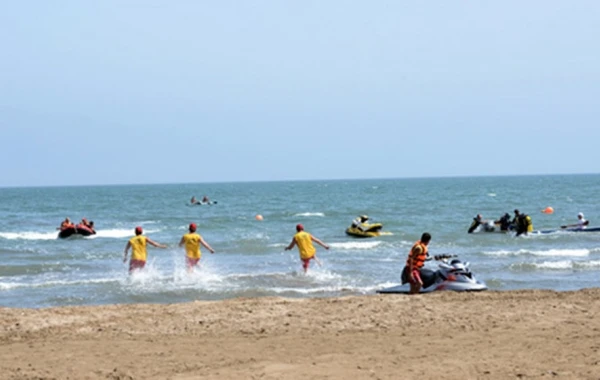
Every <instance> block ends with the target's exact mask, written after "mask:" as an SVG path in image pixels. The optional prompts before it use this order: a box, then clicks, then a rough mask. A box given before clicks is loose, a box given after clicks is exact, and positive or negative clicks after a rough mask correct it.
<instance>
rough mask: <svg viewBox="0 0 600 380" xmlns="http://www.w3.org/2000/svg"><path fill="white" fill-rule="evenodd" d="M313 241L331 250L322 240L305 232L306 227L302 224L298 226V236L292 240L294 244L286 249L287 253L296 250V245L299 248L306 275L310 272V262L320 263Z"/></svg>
mask: <svg viewBox="0 0 600 380" xmlns="http://www.w3.org/2000/svg"><path fill="white" fill-rule="evenodd" d="M313 241H314V242H315V243H317V244H319V245H320V246H321V247H323V248H325V249H329V246H328V245H327V244H325V243H323V242H322V241H321V240H319V239H317V238H316V237H314V236H312V235H311V234H309V233H308V232H305V231H304V226H303V225H302V224H298V225H297V226H296V234H295V235H294V237H293V238H292V242H291V243H290V245H288V246H287V247H285V250H286V251H289V250H290V249H292V248H294V246H295V245H297V246H298V251H299V252H300V260H302V268H303V269H304V273H306V272H307V271H308V265H309V263H310V260H313V259H314V260H315V261H316V262H317V263H319V259H317V256H316V253H317V250H316V248H315V246H314V245H313Z"/></svg>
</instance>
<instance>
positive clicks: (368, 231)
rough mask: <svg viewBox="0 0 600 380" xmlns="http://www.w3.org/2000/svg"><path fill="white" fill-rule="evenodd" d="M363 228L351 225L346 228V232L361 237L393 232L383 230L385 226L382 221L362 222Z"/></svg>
mask: <svg viewBox="0 0 600 380" xmlns="http://www.w3.org/2000/svg"><path fill="white" fill-rule="evenodd" d="M361 228H362V230H361V229H359V228H357V227H352V226H350V227H348V228H347V229H346V234H348V235H350V236H354V237H360V238H369V237H375V236H383V235H391V234H392V233H391V232H385V231H381V229H382V228H383V224H381V223H373V224H362V225H361Z"/></svg>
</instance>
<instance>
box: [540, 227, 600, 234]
mask: <svg viewBox="0 0 600 380" xmlns="http://www.w3.org/2000/svg"><path fill="white" fill-rule="evenodd" d="M556 232H600V226H599V227H586V228H581V227H571V228H556V229H553V230H536V231H533V232H530V233H531V234H553V233H556Z"/></svg>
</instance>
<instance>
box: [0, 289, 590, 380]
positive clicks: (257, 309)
mask: <svg viewBox="0 0 600 380" xmlns="http://www.w3.org/2000/svg"><path fill="white" fill-rule="evenodd" d="M599 299H600V289H584V290H580V291H576V292H553V291H510V292H483V293H476V294H475V293H470V294H468V293H451V292H442V293H437V294H428V295H416V296H407V295H386V296H383V295H371V296H357V297H344V298H333V299H331V298H330V299H282V298H258V299H235V300H227V301H217V302H193V303H186V304H173V305H112V306H96V307H62V308H52V309H40V310H32V309H8V308H2V309H0V315H1V317H2V318H1V321H2V322H1V328H0V334H1V335H0V358H1V359H0V378H2V379H199V378H202V379H352V380H354V379H419V380H423V379H511V378H512V379H514V378H518V379H600V302H599Z"/></svg>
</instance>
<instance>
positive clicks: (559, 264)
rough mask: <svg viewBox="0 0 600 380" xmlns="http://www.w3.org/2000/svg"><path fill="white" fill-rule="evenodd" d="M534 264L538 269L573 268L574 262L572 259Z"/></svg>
mask: <svg viewBox="0 0 600 380" xmlns="http://www.w3.org/2000/svg"><path fill="white" fill-rule="evenodd" d="M533 266H534V267H536V268H538V269H572V268H573V262H572V261H571V260H563V261H544V262H543V263H534V264H533Z"/></svg>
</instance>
